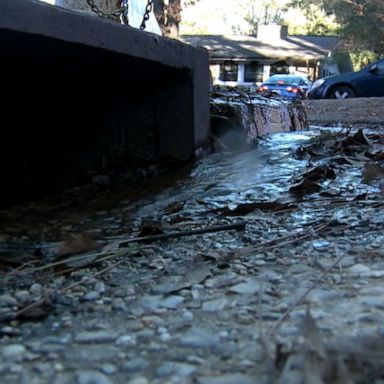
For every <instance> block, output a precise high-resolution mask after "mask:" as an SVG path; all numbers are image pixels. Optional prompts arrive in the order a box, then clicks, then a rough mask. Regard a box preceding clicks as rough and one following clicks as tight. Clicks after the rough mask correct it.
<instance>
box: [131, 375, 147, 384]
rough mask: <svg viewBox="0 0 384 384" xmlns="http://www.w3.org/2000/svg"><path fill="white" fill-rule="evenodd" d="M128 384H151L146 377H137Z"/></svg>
mask: <svg viewBox="0 0 384 384" xmlns="http://www.w3.org/2000/svg"><path fill="white" fill-rule="evenodd" d="M127 384H149V381H148V379H147V378H146V377H141V376H140V377H136V378H134V379H132V380H130V381H128V382H127Z"/></svg>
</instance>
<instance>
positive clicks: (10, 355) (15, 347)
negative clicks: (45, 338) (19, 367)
mask: <svg viewBox="0 0 384 384" xmlns="http://www.w3.org/2000/svg"><path fill="white" fill-rule="evenodd" d="M25 352H26V348H25V347H24V345H21V344H10V345H7V346H6V347H4V348H3V349H2V351H1V356H2V357H3V359H4V360H5V361H15V362H21V361H22V360H23V357H24V354H25Z"/></svg>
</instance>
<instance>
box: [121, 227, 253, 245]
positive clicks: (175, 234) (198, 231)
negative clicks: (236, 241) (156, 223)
mask: <svg viewBox="0 0 384 384" xmlns="http://www.w3.org/2000/svg"><path fill="white" fill-rule="evenodd" d="M246 224H247V222H245V221H241V222H239V223H234V224H225V225H218V226H214V227H208V228H202V229H195V230H192V231H180V232H171V233H165V234H161V235H153V236H143V237H135V238H133V239H129V240H126V241H123V242H121V243H120V244H119V248H122V247H125V246H127V245H128V244H130V243H138V242H147V241H156V240H166V239H175V238H178V237H184V236H194V235H202V234H204V233H212V232H220V231H229V230H231V229H236V230H237V231H240V230H243V229H244V228H245V225H246Z"/></svg>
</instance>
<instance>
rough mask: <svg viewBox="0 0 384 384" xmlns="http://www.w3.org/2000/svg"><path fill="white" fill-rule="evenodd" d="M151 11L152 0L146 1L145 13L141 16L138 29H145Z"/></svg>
mask: <svg viewBox="0 0 384 384" xmlns="http://www.w3.org/2000/svg"><path fill="white" fill-rule="evenodd" d="M152 9H153V0H148V3H147V6H146V7H145V13H144V16H143V21H142V22H141V25H140V29H141V30H143V29H145V23H146V22H147V21H148V20H149V14H150V13H151V12H152Z"/></svg>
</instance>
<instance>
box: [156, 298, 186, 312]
mask: <svg viewBox="0 0 384 384" xmlns="http://www.w3.org/2000/svg"><path fill="white" fill-rule="evenodd" d="M184 300H185V298H184V297H183V296H176V295H171V296H168V297H166V298H165V299H163V300H161V302H160V307H163V308H168V309H176V308H177V307H178V306H179V305H180V304H181V303H182V302H183V301H184Z"/></svg>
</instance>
